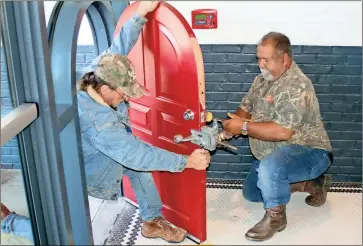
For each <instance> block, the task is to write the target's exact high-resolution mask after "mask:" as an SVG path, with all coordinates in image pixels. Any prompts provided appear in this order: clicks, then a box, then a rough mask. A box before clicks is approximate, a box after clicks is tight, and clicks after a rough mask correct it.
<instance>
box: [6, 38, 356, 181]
mask: <svg viewBox="0 0 363 246" xmlns="http://www.w3.org/2000/svg"><path fill="white" fill-rule="evenodd" d="M202 51H203V58H204V62H205V74H206V97H207V109H208V110H210V111H211V112H213V114H214V115H215V116H216V117H225V116H226V114H227V112H228V111H230V112H233V111H235V110H236V109H237V107H238V105H239V103H240V101H241V98H242V96H243V95H245V94H246V93H247V91H248V90H249V88H250V86H251V83H252V81H253V79H254V77H255V76H256V75H257V74H258V73H259V70H258V67H257V64H256V58H255V57H256V53H255V52H256V46H255V45H202ZM293 54H294V59H295V61H296V62H297V63H298V65H299V66H300V67H301V68H302V70H303V71H304V72H305V73H306V74H307V75H308V77H310V78H311V80H312V81H313V84H314V87H315V91H316V93H317V97H318V99H319V103H320V107H321V108H320V109H321V112H322V117H323V120H324V123H325V127H326V129H327V130H328V134H329V136H330V138H331V142H332V146H333V153H334V156H335V161H334V163H333V165H332V166H331V167H330V169H329V170H328V173H329V174H332V176H333V180H334V181H359V182H361V181H362V48H360V47H326V46H294V47H293ZM93 57H94V49H93V48H92V47H91V46H81V47H79V48H78V53H77V67H82V66H85V65H86V64H88V63H89V62H90V61H91V59H92V58H93ZM2 61H3V59H2ZM3 68H5V67H4V64H1V72H2V78H1V80H2V81H1V92H2V93H1V100H2V113H3V108H5V109H6V108H8V105H9V102H10V100H9V93H8V86H7V82H6V79H4V78H5V76H4V75H5V69H3ZM232 143H233V144H234V145H237V146H239V147H238V153H237V154H233V153H232V152H228V151H225V150H217V151H216V152H215V153H214V154H213V155H212V163H211V165H210V167H209V169H208V177H211V178H223V179H244V178H245V177H246V175H247V172H248V171H249V168H250V164H251V162H252V161H253V160H254V158H253V156H252V155H251V152H250V150H249V146H248V140H247V139H245V138H240V139H234V140H232ZM17 156H18V151H17V148H16V141H12V142H10V143H9V144H7V145H6V146H4V147H3V148H2V156H1V162H2V167H8V168H11V167H18V165H19V158H18V157H17Z"/></svg>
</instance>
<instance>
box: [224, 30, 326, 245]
mask: <svg viewBox="0 0 363 246" xmlns="http://www.w3.org/2000/svg"><path fill="white" fill-rule="evenodd" d="M257 58H258V65H259V67H260V70H261V74H260V75H258V76H257V77H256V78H255V80H254V81H253V84H252V86H251V88H250V90H249V92H248V94H247V95H246V96H245V97H243V99H242V103H241V105H240V107H239V108H238V109H237V111H236V113H235V114H229V117H230V118H231V119H229V120H225V121H223V129H224V131H225V134H224V135H227V138H230V137H231V136H233V135H248V137H249V141H250V148H251V151H252V153H253V155H254V156H255V157H256V159H257V161H255V162H254V163H253V164H252V167H251V170H250V172H249V174H248V175H247V177H246V180H245V182H244V186H243V196H244V197H245V198H246V199H247V200H249V201H252V202H263V203H264V208H265V210H266V213H265V216H264V218H263V219H262V220H261V221H260V222H259V223H258V224H256V225H255V226H254V227H253V228H252V229H250V230H249V231H248V232H247V233H246V238H247V239H249V240H255V241H263V240H267V239H269V238H271V237H272V236H273V235H274V233H275V232H277V231H282V230H283V229H285V227H286V223H287V220H286V204H287V203H288V202H289V200H290V196H291V193H292V192H295V191H301V192H308V193H310V195H309V196H308V197H307V198H306V199H305V201H306V203H307V204H309V205H311V206H321V205H323V204H324V203H325V201H326V195H327V190H328V189H329V183H330V177H327V176H324V172H325V171H326V170H327V169H328V167H329V166H330V165H331V162H332V154H331V150H332V147H331V145H330V141H329V137H328V135H327V132H326V131H325V129H324V124H323V122H322V120H321V115H320V109H319V103H318V99H317V97H316V95H315V91H314V87H313V85H312V83H311V81H310V79H309V78H308V77H307V76H306V75H305V74H304V73H303V72H302V71H301V70H300V68H299V67H298V65H297V64H296V63H295V62H294V61H293V59H292V51H291V44H290V41H289V38H288V37H286V36H285V35H283V34H281V33H276V32H270V33H268V34H266V35H265V36H264V37H263V38H262V39H261V41H260V43H259V44H258V46H257Z"/></svg>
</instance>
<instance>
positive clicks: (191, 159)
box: [185, 149, 210, 170]
mask: <svg viewBox="0 0 363 246" xmlns="http://www.w3.org/2000/svg"><path fill="white" fill-rule="evenodd" d="M209 162H210V154H209V152H208V151H207V150H205V149H196V150H194V151H193V153H191V154H190V155H189V156H188V157H187V164H186V166H185V167H186V168H194V169H196V170H205V169H207V167H208V166H209Z"/></svg>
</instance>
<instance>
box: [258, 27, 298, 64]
mask: <svg viewBox="0 0 363 246" xmlns="http://www.w3.org/2000/svg"><path fill="white" fill-rule="evenodd" d="M265 44H272V45H273V46H274V47H275V49H276V51H277V52H278V53H279V54H280V55H282V54H284V53H286V54H287V55H288V56H289V57H290V58H292V47H291V43H290V39H289V38H288V37H287V36H286V35H284V34H282V33H279V32H269V33H267V34H266V35H264V36H263V37H262V38H261V40H260V41H259V43H258V45H265Z"/></svg>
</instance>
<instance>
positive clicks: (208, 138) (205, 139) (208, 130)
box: [174, 119, 237, 151]
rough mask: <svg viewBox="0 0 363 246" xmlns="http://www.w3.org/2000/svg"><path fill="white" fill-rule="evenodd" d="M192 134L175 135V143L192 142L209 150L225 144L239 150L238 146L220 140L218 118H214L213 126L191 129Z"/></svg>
mask: <svg viewBox="0 0 363 246" xmlns="http://www.w3.org/2000/svg"><path fill="white" fill-rule="evenodd" d="M190 132H191V135H190V136H188V137H185V138H184V137H183V136H182V135H180V134H178V135H175V136H174V142H175V143H181V142H189V141H190V142H192V143H193V144H196V145H199V146H200V147H202V148H204V149H207V150H209V151H213V150H215V149H216V148H217V146H224V147H227V148H230V149H234V150H237V147H235V146H233V145H231V144H228V143H225V142H223V141H220V140H221V138H220V136H219V132H218V123H217V120H216V119H213V122H212V125H211V126H203V127H202V128H201V130H200V131H197V130H194V129H191V130H190Z"/></svg>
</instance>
